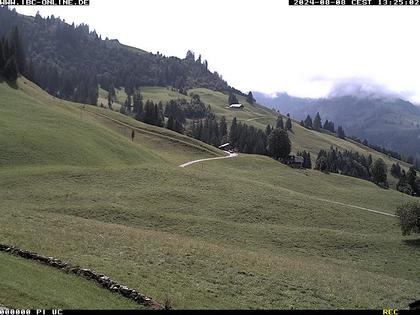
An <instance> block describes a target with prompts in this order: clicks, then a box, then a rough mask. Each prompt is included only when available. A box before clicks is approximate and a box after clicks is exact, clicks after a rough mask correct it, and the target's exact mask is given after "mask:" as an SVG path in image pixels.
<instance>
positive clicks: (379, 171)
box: [372, 158, 387, 184]
mask: <svg viewBox="0 0 420 315" xmlns="http://www.w3.org/2000/svg"><path fill="white" fill-rule="evenodd" d="M386 173H387V168H386V165H385V162H384V161H383V160H382V159H381V158H379V159H377V160H376V161H375V163H373V166H372V176H373V181H374V182H375V183H376V184H382V183H383V184H386V183H387V174H386Z"/></svg>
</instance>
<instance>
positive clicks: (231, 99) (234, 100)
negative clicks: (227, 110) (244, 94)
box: [228, 93, 239, 105]
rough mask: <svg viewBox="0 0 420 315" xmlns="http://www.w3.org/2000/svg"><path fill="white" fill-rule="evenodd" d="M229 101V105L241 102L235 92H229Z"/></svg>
mask: <svg viewBox="0 0 420 315" xmlns="http://www.w3.org/2000/svg"><path fill="white" fill-rule="evenodd" d="M228 103H229V105H232V104H238V103H239V101H238V99H237V98H236V95H235V94H233V93H230V94H229V98H228Z"/></svg>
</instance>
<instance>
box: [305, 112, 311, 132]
mask: <svg viewBox="0 0 420 315" xmlns="http://www.w3.org/2000/svg"><path fill="white" fill-rule="evenodd" d="M304 123H305V127H306V128H309V129H312V118H311V116H309V115H308V116H306V119H305V122H304Z"/></svg>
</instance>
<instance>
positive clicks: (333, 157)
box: [315, 147, 388, 187]
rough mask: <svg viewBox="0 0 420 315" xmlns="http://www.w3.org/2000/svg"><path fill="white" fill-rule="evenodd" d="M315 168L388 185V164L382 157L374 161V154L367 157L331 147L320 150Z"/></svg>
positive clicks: (383, 185)
mask: <svg viewBox="0 0 420 315" xmlns="http://www.w3.org/2000/svg"><path fill="white" fill-rule="evenodd" d="M315 169H316V170H319V171H322V172H331V173H337V174H342V175H347V176H352V177H357V178H360V179H364V180H369V181H372V182H374V183H376V184H378V185H380V186H382V187H388V181H387V168H386V165H385V163H384V161H383V160H382V159H380V158H379V159H377V160H375V161H373V159H372V155H369V156H367V157H366V156H364V155H363V154H360V153H359V152H353V151H348V150H345V151H343V152H342V151H340V150H338V149H335V148H333V147H331V148H330V150H328V151H326V150H320V151H319V153H318V157H317V159H316V162H315Z"/></svg>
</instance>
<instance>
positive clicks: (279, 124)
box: [276, 116, 284, 129]
mask: <svg viewBox="0 0 420 315" xmlns="http://www.w3.org/2000/svg"><path fill="white" fill-rule="evenodd" d="M276 128H280V129H284V123H283V117H282V116H278V117H277V121H276Z"/></svg>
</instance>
